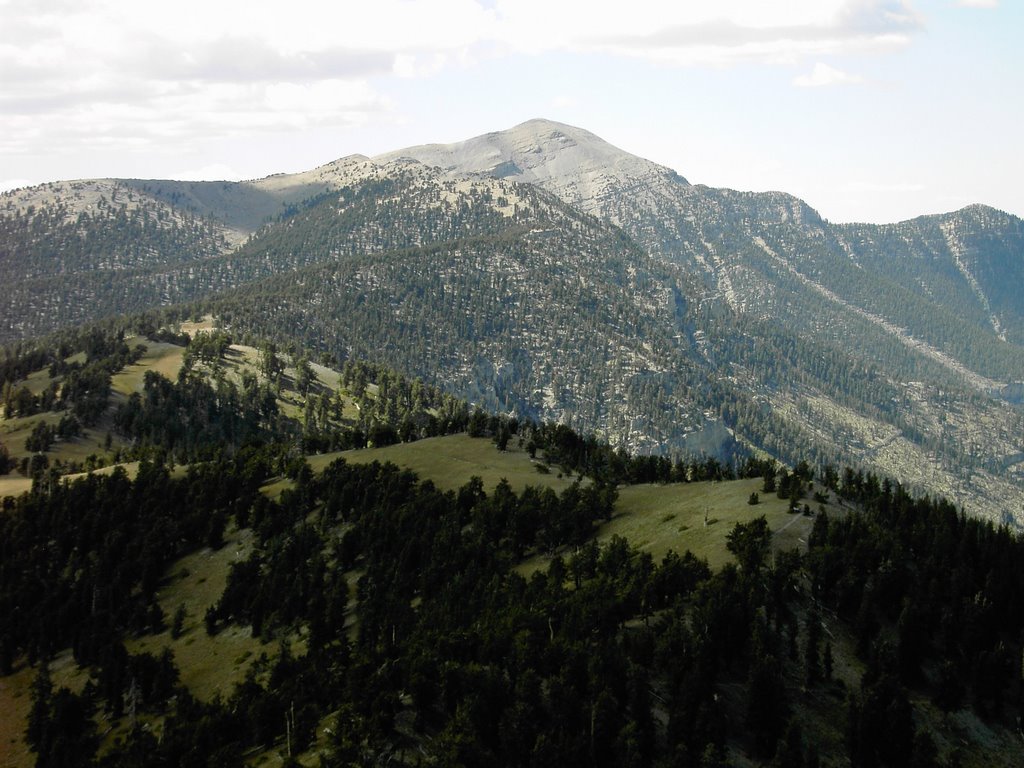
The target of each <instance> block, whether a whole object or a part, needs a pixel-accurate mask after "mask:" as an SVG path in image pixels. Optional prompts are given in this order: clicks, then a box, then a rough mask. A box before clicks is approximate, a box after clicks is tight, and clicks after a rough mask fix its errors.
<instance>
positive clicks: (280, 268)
mask: <svg viewBox="0 0 1024 768" xmlns="http://www.w3.org/2000/svg"><path fill="white" fill-rule="evenodd" d="M531 150H535V151H531ZM503 164H506V165H503ZM513 165H514V166H515V168H514V169H513V167H512V166H513ZM527 176H529V177H530V178H532V182H531V183H524V180H525V179H526V177H527ZM33 195H35V197H34V198H33ZM75 195H78V196H79V197H75ZM33 200H35V202H34V203H33V202H32V201H33ZM30 205H31V206H33V208H32V212H31V214H30V213H29V206H30ZM0 225H2V229H0V273H2V274H0V276H2V277H4V278H5V279H6V284H7V286H8V290H7V291H6V292H5V294H4V295H3V296H0V318H3V320H4V327H3V328H2V329H0V336H2V337H3V338H5V339H7V340H15V339H24V338H28V337H31V336H33V335H36V334H39V333H42V332H46V331H50V330H54V329H57V328H60V327H62V326H67V325H69V324H75V323H82V322H85V321H88V320H89V319H91V318H96V317H99V316H104V315H117V314H123V313H126V312H133V313H134V312H147V311H152V310H154V309H156V308H159V307H168V306H172V305H180V304H182V303H191V305H192V306H194V305H195V303H196V302H199V303H200V305H201V308H202V311H204V312H205V311H213V312H214V313H215V314H222V315H223V316H224V317H225V319H226V320H227V321H228V322H232V323H235V324H236V325H237V326H238V327H244V328H245V329H246V330H247V332H250V333H253V334H257V335H259V334H261V333H270V334H274V335H277V336H279V337H280V338H278V341H279V342H287V341H288V338H287V335H288V334H292V337H293V338H301V339H302V341H303V343H305V344H307V345H310V346H314V347H318V348H319V349H321V350H322V351H325V352H329V353H331V354H335V355H337V356H338V357H339V359H343V358H345V357H346V356H349V355H353V354H355V355H356V356H360V357H368V358H371V359H373V360H374V361H375V362H378V363H383V364H387V365H390V366H393V367H397V368H400V369H403V370H406V371H407V372H409V373H411V374H414V375H420V376H424V377H426V378H428V379H430V380H432V381H433V382H434V383H436V384H439V385H442V386H446V387H449V388H450V389H451V390H452V391H453V392H456V393H458V394H461V395H462V396H466V397H469V398H470V399H471V400H474V401H475V402H480V403H484V404H486V405H487V406H488V407H493V408H499V407H500V408H503V409H505V410H508V409H510V408H521V409H523V410H524V413H526V414H528V415H530V416H534V417H540V418H545V419H555V420H565V421H566V422H567V423H570V424H572V425H573V426H574V427H577V428H580V429H586V430H589V429H595V430H598V431H599V432H600V433H601V435H602V436H604V437H605V438H607V439H609V440H611V441H612V442H613V443H616V444H620V445H623V446H624V447H627V448H629V449H631V450H643V451H650V452H660V453H669V454H671V453H673V452H675V451H683V450H692V451H702V452H707V453H711V454H716V453H717V454H719V455H722V456H724V455H725V452H728V451H731V450H732V448H731V447H730V446H732V445H733V444H732V440H733V438H734V437H735V439H737V440H739V441H740V442H741V443H744V444H749V445H751V446H753V447H755V448H756V449H759V450H765V451H767V452H769V453H770V454H771V455H773V456H776V457H778V458H783V459H785V460H792V461H796V460H799V458H802V456H801V453H804V454H812V455H814V456H819V457H821V458H828V459H838V460H842V461H846V462H857V461H863V462H865V463H867V465H869V466H872V467H876V468H878V470H879V471H882V472H884V473H885V474H889V475H894V476H897V477H902V478H908V477H909V475H907V474H904V473H905V472H909V471H910V470H911V469H913V471H915V472H917V469H916V468H919V467H923V466H929V467H931V470H930V474H929V472H919V474H918V475H917V476H916V477H915V479H914V481H913V482H914V483H915V484H916V485H917V487H923V488H927V489H929V490H931V491H934V492H936V493H941V494H943V495H948V496H951V497H953V498H956V499H957V500H958V501H959V502H961V503H963V502H964V501H965V500H967V499H968V498H969V495H970V494H974V493H977V494H978V497H977V500H976V501H974V502H973V504H974V505H975V506H977V507H979V508H984V507H989V508H991V510H993V516H995V517H997V518H998V517H999V515H1003V514H1008V515H1010V519H1012V517H1013V515H1016V514H1019V510H1020V505H1019V504H1018V503H1017V501H1018V500H1020V501H1022V502H1024V467H1022V466H1021V464H1020V462H1016V461H1015V460H1014V459H1013V457H1015V456H1017V455H1019V454H1020V453H1021V445H1020V443H1019V439H1018V438H1017V437H1015V435H1016V434H1019V430H1018V428H1017V425H1018V424H1019V423H1020V422H1021V419H1022V417H1021V415H1020V413H1019V411H1018V410H1015V408H1016V407H1017V406H1016V405H1015V403H1016V402H1017V401H1018V400H1019V397H1018V395H1017V392H1018V388H1017V386H1016V384H1015V383H1016V382H1019V381H1020V380H1021V378H1022V373H1021V372H1022V371H1024V347H1022V343H1024V305H1022V302H1021V299H1020V297H1019V296H1017V295H1016V292H1015V291H1014V290H1013V286H1015V285H1019V284H1022V283H1024V259H1021V253H1022V252H1024V222H1021V220H1020V219H1018V218H1016V217H1014V216H1012V215H1011V214H1006V213H1003V212H1000V211H998V210H996V209H994V208H989V207H986V206H981V205H975V206H969V207H968V208H965V209H963V210H962V211H959V212H954V213H952V214H935V215H931V216H927V217H919V218H917V219H913V220H909V221H907V222H901V223H897V224H891V225H869V224H832V223H830V222H828V221H826V220H824V219H822V218H821V216H820V215H819V214H818V213H817V212H816V211H815V210H814V209H813V208H812V207H811V206H810V205H808V204H807V203H806V202H804V201H803V200H800V199H799V198H796V197H794V196H792V195H789V194H786V193H782V192H740V191H735V190H722V189H715V188H712V187H707V186H704V185H692V184H690V183H689V182H687V181H686V180H685V179H683V178H682V177H680V176H679V175H678V174H676V173H675V172H674V171H671V169H668V168H665V167H663V166H659V165H657V164H656V163H652V162H651V161H648V160H644V159H642V158H638V157H636V156H633V155H630V154H629V153H627V152H624V151H622V150H620V149H617V148H615V147H613V146H612V145H610V144H608V143H607V142H605V141H603V140H601V139H599V138H598V137H596V136H595V135H594V134H591V133H590V132H588V131H584V130H583V129H577V128H573V127H572V126H566V125H563V124H560V123H553V122H551V121H545V120H534V121H528V122H527V123H523V124H521V125H519V126H516V127H514V128H513V129H510V130H509V131H498V132H493V133H490V134H486V135H485V136H481V137H477V138H476V139H470V140H467V141H466V142H460V143H456V144H452V145H425V146H424V147H420V148H416V147H413V148H408V149H405V150H396V151H395V152H392V153H386V154H384V155H378V156H376V157H374V158H367V157H365V156H362V155H349V156H346V157H343V158H339V159H338V160H335V161H332V162H330V163H326V164H324V165H322V166H318V167H317V168H315V169H312V170H310V171H307V172H304V173H301V174H278V175H274V176H270V177H266V178H265V179H259V180H254V181H250V182H160V181H148V182H145V181H138V180H128V181H108V182H104V184H97V185H96V187H95V188H90V187H88V184H86V183H85V182H74V183H72V182H62V183H56V184H54V185H51V186H50V187H47V188H39V189H38V190H36V191H35V192H26V191H21V192H19V193H18V194H17V195H12V194H8V195H5V196H4V197H2V198H0ZM610 264H614V265H617V266H615V267H614V268H609V266H608V265H610ZM54 265H59V268H58V269H54ZM463 270H468V271H465V272H463ZM552 290H554V293H550V295H548V294H547V293H545V292H550V291H552ZM218 296H219V297H220V298H216V297H218ZM442 296H443V297H445V300H444V301H445V302H447V303H441V304H438V302H439V301H440V298H439V297H442ZM538 296H545V297H546V298H545V300H544V301H545V302H546V304H545V303H543V302H542V303H540V304H538V303H537V302H536V298H537V297H538ZM438 306H441V307H442V308H444V307H447V310H446V311H447V312H448V314H445V313H444V312H439V311H436V312H435V310H436V309H437V307H438ZM546 307H550V308H551V310H552V311H551V312H546V311H545V308H546ZM431 313H433V314H431ZM452 313H454V314H452ZM556 316H557V322H558V323H559V324H561V325H567V327H569V328H570V333H569V335H568V336H566V335H565V332H564V331H565V329H562V328H560V327H559V328H554V327H552V326H551V324H550V323H551V320H552V318H553V317H556ZM424 318H428V319H424ZM574 333H575V334H576V335H575V336H573V334H574ZM569 359H571V360H573V361H574V362H573V364H572V365H573V366H575V368H573V369H572V370H568V369H566V360H569ZM823 361H825V362H823ZM980 425H984V427H983V428H979V426H980ZM837 452H838V454H841V456H838V455H836V454H837Z"/></svg>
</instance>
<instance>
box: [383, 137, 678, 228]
mask: <svg viewBox="0 0 1024 768" xmlns="http://www.w3.org/2000/svg"><path fill="white" fill-rule="evenodd" d="M399 157H411V158H413V159H415V160H418V161H420V162H421V163H424V164H426V165H434V166H438V167H440V168H442V169H444V170H445V171H448V172H452V173H455V174H466V173H476V174H483V175H487V176H494V177H497V178H503V179H508V180H510V181H521V182H525V183H528V184H534V185H536V186H538V187H541V188H542V189H545V190H547V191H548V192H551V193H553V194H555V195H557V196H558V197H560V198H561V199H562V200H564V201H565V202H567V203H569V204H571V205H575V206H577V207H578V208H580V209H581V210H583V211H585V212H586V213H590V214H592V215H601V214H602V213H603V211H602V202H603V201H605V200H607V199H609V198H612V197H617V196H618V195H621V194H625V193H627V192H630V191H632V192H636V193H640V194H642V195H646V194H650V193H651V192H657V191H664V190H665V189H668V188H673V187H681V188H686V187H689V186H690V185H689V183H688V182H687V181H686V179H684V178H683V177H682V176H680V175H679V174H677V173H676V172H675V171H673V170H671V169H669V168H666V167H664V166H661V165H658V164H657V163H652V162H651V161H650V160H644V159H643V158H641V157H637V156H635V155H631V154H629V153H628V152H624V151H623V150H621V149H619V148H618V147H614V146H612V145H611V144H609V143H608V142H607V141H605V140H604V139H601V138H599V137H597V136H595V135H594V134H592V133H591V132H590V131H585V130H583V129H582V128H576V127H574V126H571V125H565V124H563V123H556V122H553V121H551V120H528V121H527V122H525V123H522V124H520V125H517V126H516V127H515V128H510V129H509V130H507V131H496V132H494V133H488V134H485V135H483V136H478V137H476V138H474V139H469V140H467V141H460V142H457V143H455V144H424V145H423V146H419V147H409V148H407V149H401V150H398V151H396V152H388V153H386V154H383V155H378V156H376V157H375V158H374V161H376V162H386V161H389V160H393V159H396V158H399Z"/></svg>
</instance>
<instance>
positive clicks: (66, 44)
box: [0, 0, 1024, 223]
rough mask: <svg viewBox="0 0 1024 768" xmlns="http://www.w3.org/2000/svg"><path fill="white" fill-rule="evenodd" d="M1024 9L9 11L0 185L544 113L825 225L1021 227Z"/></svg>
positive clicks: (242, 171)
mask: <svg viewBox="0 0 1024 768" xmlns="http://www.w3.org/2000/svg"><path fill="white" fill-rule="evenodd" d="M1021 35H1024V3H1022V2H1021V1H1020V0H781V1H780V0H707V1H705V0H701V1H700V2H694V1H692V0H675V2H662V1H659V2H654V1H653V0H630V1H629V2H621V1H619V2H614V3H611V2H604V0H420V1H410V0H364V1H363V2H358V3H357V2H350V0H334V2H325V1H316V0H287V2H281V1H280V0H276V1H275V2H268V1H266V0H245V2H235V1H234V0H214V1H212V2H211V0H175V2H173V3H160V4H157V3H148V2H139V0H0V190H3V189H13V188H17V187H21V186H28V185H31V184H37V183H42V182H45V181H54V180H59V179H73V178H96V177H131V178H177V179H211V180H213V179H228V180H238V179H246V178H258V177H262V176H266V175H269V174H271V173H280V172H285V173H290V172H297V171H302V170H307V169H309V168H313V167H315V166H317V165H321V164H323V163H327V162H330V161H331V160H334V159H337V158H339V157H343V156H345V155H350V154H364V155H369V156H373V155H374V154H378V153H382V152H387V151H391V150H394V149H399V148H401V147H406V146H412V145H416V144H424V143H432V142H443V143H447V142H453V141H459V140H462V139H468V138H471V137H473V136H477V135H479V134H482V133H487V132H490V131H496V130H502V129H505V128H510V127H512V126H514V125H517V124H518V123H521V122H523V121H525V120H529V119H531V118H535V117H544V118H548V119H552V120H557V121H560V122H564V123H569V124H571V125H576V126H579V127H582V128H585V129H587V130H589V131H591V132H593V133H595V134H597V135H598V136H600V137H602V138H603V139H605V140H607V141H609V142H611V143H612V144H614V145H616V146H618V147H620V148H622V149H624V150H626V151H628V152H632V153H633V154H636V155H640V156H642V157H646V158H648V159H650V160H654V161H655V162H658V163H662V164H664V165H667V166H669V167H671V168H673V169H675V170H676V171H678V172H679V173H680V174H682V175H683V176H684V177H686V178H687V179H688V180H689V181H690V182H692V183H699V184H707V185H710V186H714V187H731V188H734V189H741V190H755V191H765V190H783V191H786V192H790V193H792V194H795V195H797V196H799V197H801V198H803V199H804V200H806V201H807V202H808V203H809V204H810V205H811V206H812V207H814V208H816V209H817V210H818V211H819V212H820V213H821V214H822V215H823V216H825V217H826V218H827V219H829V220H831V221H837V222H840V221H869V222H879V223H881V222H891V221H898V220H902V219H907V218H911V217H913V216H918V215H922V214H928V213H940V212H945V211H950V210H955V209H957V208H960V207H962V206H964V205H969V204H972V203H986V204H988V205H992V206H995V207H996V208H1000V209H1002V210H1005V211H1009V212H1011V213H1014V214H1016V215H1018V216H1024V192H1022V189H1024V186H1022V185H1021V183H1020V180H1021V179H1022V178H1024V151H1021V148H1020V144H1019V137H1020V135H1021V126H1022V125H1024V98H1022V95H1024V46H1022V45H1020V44H1019V38H1020V37H1021Z"/></svg>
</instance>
